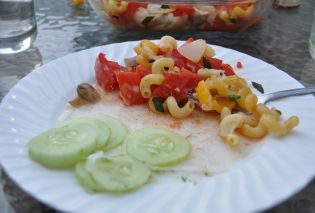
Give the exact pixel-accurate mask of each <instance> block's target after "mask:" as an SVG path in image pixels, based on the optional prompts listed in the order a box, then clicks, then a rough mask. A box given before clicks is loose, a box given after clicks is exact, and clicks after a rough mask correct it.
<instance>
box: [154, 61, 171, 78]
mask: <svg viewBox="0 0 315 213" xmlns="http://www.w3.org/2000/svg"><path fill="white" fill-rule="evenodd" d="M174 64H175V62H174V60H173V59H172V58H164V57H163V58H159V59H157V60H156V61H155V62H154V63H153V64H152V73H153V74H162V75H163V74H164V70H165V68H167V69H168V70H172V69H173V67H174Z"/></svg>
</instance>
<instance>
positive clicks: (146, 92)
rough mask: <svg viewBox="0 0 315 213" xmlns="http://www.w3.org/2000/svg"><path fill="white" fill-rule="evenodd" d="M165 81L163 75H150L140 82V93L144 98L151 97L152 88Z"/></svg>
mask: <svg viewBox="0 0 315 213" xmlns="http://www.w3.org/2000/svg"><path fill="white" fill-rule="evenodd" d="M163 81H164V76H163V75H161V74H149V75H146V76H144V77H143V78H142V79H141V81H140V92H141V95H142V96H143V97H144V98H150V97H151V86H152V85H159V84H161V83H162V82H163Z"/></svg>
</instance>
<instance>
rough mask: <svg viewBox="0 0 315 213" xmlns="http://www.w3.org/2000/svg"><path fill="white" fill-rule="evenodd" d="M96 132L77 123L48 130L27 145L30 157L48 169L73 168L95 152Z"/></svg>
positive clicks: (85, 125) (87, 126)
mask: <svg viewBox="0 0 315 213" xmlns="http://www.w3.org/2000/svg"><path fill="white" fill-rule="evenodd" d="M96 146H97V131H96V129H95V128H94V127H93V126H91V125H88V124H83V123H78V124H71V125H65V126H62V127H57V128H53V129H50V130H48V131H46V132H43V133H42V134H40V135H38V136H36V137H34V138H32V139H31V140H30V142H29V143H28V151H29V155H30V157H31V158H32V159H33V160H34V161H37V162H38V163H40V164H42V165H43V166H46V167H49V168H66V167H70V166H73V165H74V164H75V163H77V162H78V161H80V160H81V159H82V158H84V157H86V156H88V155H89V154H91V153H92V152H94V151H95V149H96Z"/></svg>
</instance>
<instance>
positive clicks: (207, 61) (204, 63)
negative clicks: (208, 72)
mask: <svg viewBox="0 0 315 213" xmlns="http://www.w3.org/2000/svg"><path fill="white" fill-rule="evenodd" d="M203 65H204V67H205V68H207V69H211V68H212V66H211V63H210V61H209V60H208V59H207V58H206V57H203Z"/></svg>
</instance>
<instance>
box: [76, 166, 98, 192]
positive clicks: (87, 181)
mask: <svg viewBox="0 0 315 213" xmlns="http://www.w3.org/2000/svg"><path fill="white" fill-rule="evenodd" d="M75 177H76V178H77V180H78V181H79V183H80V184H81V186H83V188H85V189H86V190H92V191H98V189H99V188H100V187H99V186H97V183H96V182H95V181H94V179H93V178H92V177H91V175H90V174H89V172H88V171H86V169H85V161H82V162H79V163H77V165H76V166H75Z"/></svg>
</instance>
